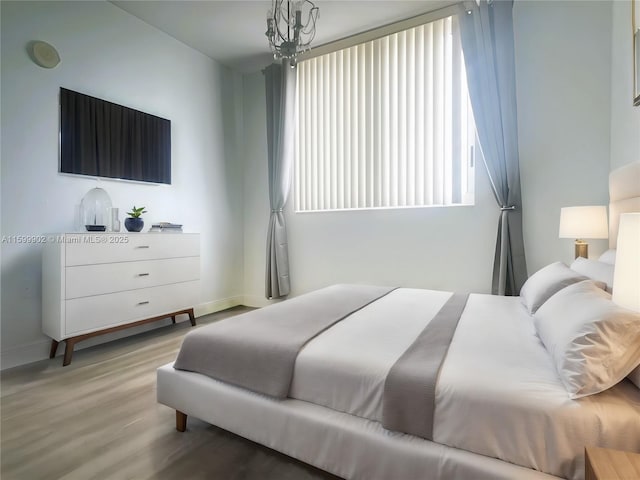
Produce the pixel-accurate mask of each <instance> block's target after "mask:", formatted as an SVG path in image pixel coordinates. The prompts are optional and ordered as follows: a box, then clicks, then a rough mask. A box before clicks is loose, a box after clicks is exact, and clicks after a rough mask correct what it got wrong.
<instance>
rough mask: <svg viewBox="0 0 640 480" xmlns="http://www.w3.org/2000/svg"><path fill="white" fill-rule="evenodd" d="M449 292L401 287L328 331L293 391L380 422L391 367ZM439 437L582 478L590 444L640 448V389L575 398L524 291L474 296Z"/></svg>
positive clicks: (307, 352) (443, 381)
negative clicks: (557, 368)
mask: <svg viewBox="0 0 640 480" xmlns="http://www.w3.org/2000/svg"><path fill="white" fill-rule="evenodd" d="M450 295H451V294H450V293H447V292H438V291H431V290H414V289H398V290H396V291H394V292H392V293H390V294H389V295H387V296H386V297H384V298H382V299H381V300H379V301H377V302H375V303H373V304H371V305H369V306H367V307H366V308H364V309H362V310H360V311H359V312H357V313H356V314H354V315H352V316H350V317H348V318H347V319H345V320H343V321H342V322H340V323H339V324H338V325H336V326H334V327H333V328H331V329H329V330H327V331H326V332H324V333H322V334H321V335H319V336H318V337H316V338H315V339H313V340H312V341H310V342H309V343H308V344H307V345H306V346H305V347H304V348H303V350H302V351H301V352H300V354H299V355H298V359H297V361H296V367H295V372H294V378H293V382H292V388H291V393H290V396H291V397H292V398H296V399H299V400H304V401H307V402H311V403H315V404H318V405H323V406H326V407H329V408H331V409H334V410H339V411H342V412H347V413H350V414H352V415H357V416H360V417H364V418H367V419H370V420H376V421H380V420H381V418H382V390H383V387H384V380H385V378H386V374H387V372H388V371H389V369H390V368H391V367H392V366H393V364H394V363H395V361H396V360H397V359H398V357H399V356H400V355H401V354H402V353H403V352H404V351H405V350H406V348H407V347H408V346H409V345H410V344H411V343H412V342H413V340H414V339H415V337H416V336H417V334H418V333H420V332H421V331H422V329H423V328H424V327H425V325H426V324H427V323H428V322H429V321H430V320H431V318H432V317H433V315H435V313H437V311H438V310H439V308H440V307H441V306H442V305H443V304H444V303H445V302H446V300H447V299H448V298H449V296H450ZM354 338H356V339H357V342H355V343H354V342H353V339H354ZM434 441H435V442H437V443H440V444H443V445H448V446H451V447H455V448H459V449H463V450H467V451H470V452H474V453H479V454H482V455H486V456H490V457H495V458H499V459H502V460H505V461H507V462H511V463H515V464H518V465H522V466H526V467H529V468H534V469H536V470H539V471H542V472H547V473H551V474H553V475H558V476H562V477H565V478H572V479H578V478H582V474H583V473H582V472H583V468H584V466H583V456H582V452H583V449H584V447H585V446H586V445H599V446H605V447H611V448H618V449H623V450H630V451H640V390H638V389H637V388H635V387H634V386H633V385H632V384H631V383H630V382H629V381H628V380H625V381H623V382H622V383H621V384H619V385H617V386H616V387H614V388H612V389H610V390H609V391H607V392H604V393H602V394H598V395H594V396H591V397H587V398H584V399H580V400H575V401H573V400H570V399H569V398H568V395H567V392H566V390H565V389H564V387H563V386H562V383H561V382H560V379H559V378H558V375H557V374H556V371H555V369H554V366H553V364H552V362H551V358H550V356H549V354H548V353H547V351H546V350H545V349H544V346H543V345H542V343H541V342H540V340H539V339H538V337H537V335H536V333H535V329H534V326H533V319H532V317H530V316H529V315H528V313H527V312H526V310H525V308H524V306H523V305H522V304H521V303H520V300H519V299H518V298H514V297H497V296H491V295H471V296H470V297H469V300H468V303H467V308H466V309H465V312H464V313H463V315H462V317H461V319H460V323H459V325H458V329H457V331H456V334H455V336H454V338H453V341H452V344H451V347H450V349H449V352H448V355H447V358H446V361H445V363H444V366H443V368H442V370H441V372H440V377H439V379H438V386H437V390H436V413H435V421H434Z"/></svg>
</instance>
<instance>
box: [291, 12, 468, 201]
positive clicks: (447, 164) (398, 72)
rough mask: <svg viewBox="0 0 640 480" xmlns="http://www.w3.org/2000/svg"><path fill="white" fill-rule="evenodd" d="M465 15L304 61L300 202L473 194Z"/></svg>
mask: <svg viewBox="0 0 640 480" xmlns="http://www.w3.org/2000/svg"><path fill="white" fill-rule="evenodd" d="M470 112H471V108H470V104H469V100H468V92H467V86H466V81H465V73H464V61H463V59H462V49H461V46H460V36H459V33H458V22H457V18H456V17H447V18H443V19H441V20H437V21H434V22H431V23H428V24H426V25H422V26H419V27H415V28H411V29H409V30H405V31H402V32H399V33H395V34H392V35H389V36H386V37H383V38H380V39H377V40H374V41H370V42H366V43H363V44H360V45H357V46H354V47H351V48H346V49H343V50H339V51H337V52H333V53H329V54H326V55H322V56H319V57H316V58H312V59H309V60H305V61H303V62H301V63H300V64H299V65H298V117H297V121H296V123H297V125H298V128H297V131H296V154H295V158H296V168H295V185H296V187H295V189H294V195H295V208H296V210H298V211H313V210H333V209H350V208H379V207H411V206H423V205H451V204H464V203H472V202H473V175H471V174H470V170H469V168H470V167H469V163H468V160H469V155H470V145H473V143H474V140H475V127H474V125H473V116H472V115H471V114H470Z"/></svg>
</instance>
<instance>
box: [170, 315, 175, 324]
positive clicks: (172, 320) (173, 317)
mask: <svg viewBox="0 0 640 480" xmlns="http://www.w3.org/2000/svg"><path fill="white" fill-rule="evenodd" d="M171 323H176V316H175V315H171Z"/></svg>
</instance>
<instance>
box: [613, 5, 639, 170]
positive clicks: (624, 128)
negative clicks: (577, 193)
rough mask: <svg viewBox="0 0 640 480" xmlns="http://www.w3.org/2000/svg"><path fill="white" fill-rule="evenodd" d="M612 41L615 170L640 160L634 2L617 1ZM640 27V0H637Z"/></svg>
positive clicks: (614, 11)
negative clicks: (636, 103) (634, 58)
mask: <svg viewBox="0 0 640 480" xmlns="http://www.w3.org/2000/svg"><path fill="white" fill-rule="evenodd" d="M612 8H613V28H612V45H611V170H614V169H616V168H618V167H621V166H623V165H627V164H629V163H631V162H637V161H640V106H638V107H634V106H633V101H632V92H633V56H632V55H633V53H632V44H631V38H632V37H631V35H632V32H631V2H630V1H625V0H618V1H615V2H613V6H612ZM636 18H637V20H636V28H640V1H638V0H636Z"/></svg>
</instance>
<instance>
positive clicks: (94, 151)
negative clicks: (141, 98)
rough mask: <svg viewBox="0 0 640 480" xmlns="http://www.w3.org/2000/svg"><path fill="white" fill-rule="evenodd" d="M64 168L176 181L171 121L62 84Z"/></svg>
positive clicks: (98, 174) (80, 172)
mask: <svg viewBox="0 0 640 480" xmlns="http://www.w3.org/2000/svg"><path fill="white" fill-rule="evenodd" d="M60 172H62V173H72V174H77V175H89V176H93V177H108V178H119V179H124V180H136V181H140V182H151V183H166V184H171V121H170V120H167V119H165V118H160V117H157V116H155V115H151V114H149V113H144V112H140V111H138V110H134V109H132V108H128V107H124V106H122V105H118V104H116V103H111V102H107V101H105V100H101V99H99V98H95V97H91V96H89V95H84V94H82V93H78V92H74V91H73V90H68V89H66V88H60Z"/></svg>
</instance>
